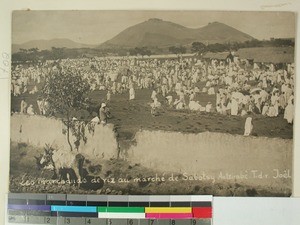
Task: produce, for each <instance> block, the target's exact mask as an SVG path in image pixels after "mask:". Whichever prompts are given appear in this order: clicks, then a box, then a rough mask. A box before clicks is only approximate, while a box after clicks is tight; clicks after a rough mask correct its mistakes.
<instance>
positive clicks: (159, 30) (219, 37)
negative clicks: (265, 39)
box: [101, 18, 253, 48]
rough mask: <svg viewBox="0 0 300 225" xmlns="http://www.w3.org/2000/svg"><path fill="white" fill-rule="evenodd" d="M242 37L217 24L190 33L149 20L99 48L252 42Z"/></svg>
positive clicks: (223, 25)
mask: <svg viewBox="0 0 300 225" xmlns="http://www.w3.org/2000/svg"><path fill="white" fill-rule="evenodd" d="M251 39H253V37H251V36H250V35H248V34H245V33H243V32H241V31H239V30H237V29H235V28H233V27H231V26H228V25H226V24H223V23H220V22H217V21H215V22H212V23H209V24H208V25H206V26H204V27H202V28H198V29H193V28H188V27H184V26H182V25H179V24H176V23H174V22H171V21H164V20H162V19H159V18H150V19H148V20H147V21H144V22H142V23H139V24H136V25H134V26H131V27H129V28H127V29H125V30H123V31H122V32H121V33H119V34H118V35H117V36H115V37H114V38H112V39H110V40H108V41H106V42H105V43H103V44H102V45H101V47H130V48H132V47H152V46H155V47H167V46H173V45H189V44H191V43H193V42H196V41H197V42H205V43H207V42H209V43H225V42H244V41H247V40H251Z"/></svg>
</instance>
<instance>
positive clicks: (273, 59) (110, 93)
mask: <svg viewBox="0 0 300 225" xmlns="http://www.w3.org/2000/svg"><path fill="white" fill-rule="evenodd" d="M295 19H296V18H295V13H292V12H267V11H265V12H258V11H256V12H255V11H251V12H250V11H142V10H140V11H138V10H137V11H125V10H123V11H84V10H74V11H71V10H69V11H62V10H59V11H44V10H37V11H30V10H28V11H14V12H13V14H12V46H11V53H12V57H11V58H12V61H11V89H10V90H11V118H10V120H11V121H10V172H9V191H10V192H11V193H68V194H71V193H72V194H73V193H74V194H102V195H213V196H251V197H289V196H291V195H292V192H293V189H292V187H293V179H292V177H293V149H294V148H293V122H294V116H295V110H294V94H295V69H296V68H295V50H294V48H295V36H296V32H295Z"/></svg>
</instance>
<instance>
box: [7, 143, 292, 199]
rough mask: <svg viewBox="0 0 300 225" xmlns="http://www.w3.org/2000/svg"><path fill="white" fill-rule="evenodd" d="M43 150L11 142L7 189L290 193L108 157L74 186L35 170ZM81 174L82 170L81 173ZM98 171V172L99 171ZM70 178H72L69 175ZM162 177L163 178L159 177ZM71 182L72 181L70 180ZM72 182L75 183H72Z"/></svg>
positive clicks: (261, 194) (226, 193) (116, 192)
mask: <svg viewBox="0 0 300 225" xmlns="http://www.w3.org/2000/svg"><path fill="white" fill-rule="evenodd" d="M41 153H43V149H42V148H37V147H33V146H29V145H27V144H25V143H14V142H12V143H11V155H10V157H11V164H10V191H11V192H14V193H36V192H38V193H68V194H72V193H76V194H115V195H116V194H117V195H118V194H124V195H133V194H135V195H139V194H141V195H142V194H143V195H148V194H168V195H170V194H172V195H180V194H183V195H186V194H197V195H214V196H265V197H267V196H273V197H274V196H284V197H287V196H290V195H291V191H290V190H281V191H280V193H279V192H278V191H274V190H272V189H270V188H265V187H260V186H256V187H251V186H247V185H243V184H240V183H238V182H236V183H226V182H222V183H218V182H216V183H212V182H209V181H203V180H187V181H184V182H174V180H172V179H170V178H172V177H173V179H175V178H176V177H178V179H179V180H180V179H182V178H183V175H182V174H179V173H173V175H172V174H166V173H163V174H162V173H160V172H159V171H155V170H153V169H148V168H145V167H143V166H142V165H140V164H134V163H130V162H127V161H124V160H118V159H111V160H102V161H99V162H98V163H99V164H98V165H100V166H101V168H102V171H97V172H95V173H93V174H92V173H89V174H85V175H83V177H82V180H84V179H86V183H82V184H81V187H80V188H78V186H77V183H76V181H74V182H73V181H71V183H67V181H66V180H65V181H66V183H62V182H58V180H55V179H53V171H51V170H39V169H38V168H37V164H36V160H35V158H34V156H38V155H39V154H41ZM82 174H84V173H82ZM100 174H101V175H100ZM70 178H71V180H72V179H75V178H73V177H72V176H70ZM163 178H164V180H163ZM72 182H73V183H72ZM75 183H76V184H75Z"/></svg>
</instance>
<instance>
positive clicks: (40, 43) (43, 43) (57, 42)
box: [12, 38, 95, 53]
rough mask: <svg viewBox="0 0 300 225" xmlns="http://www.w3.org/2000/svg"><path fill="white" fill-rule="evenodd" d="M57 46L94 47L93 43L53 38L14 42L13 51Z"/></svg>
mask: <svg viewBox="0 0 300 225" xmlns="http://www.w3.org/2000/svg"><path fill="white" fill-rule="evenodd" d="M52 47H55V48H93V47H95V46H93V45H86V44H82V43H78V42H75V41H72V40H70V39H66V38H56V39H51V40H33V41H28V42H25V43H23V44H13V45H12V52H13V53H14V52H17V51H19V49H31V48H38V49H39V50H49V49H51V48H52Z"/></svg>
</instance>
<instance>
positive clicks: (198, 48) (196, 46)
mask: <svg viewBox="0 0 300 225" xmlns="http://www.w3.org/2000/svg"><path fill="white" fill-rule="evenodd" d="M191 50H192V52H199V53H203V52H205V50H206V45H205V44H203V43H202V42H193V43H192V49H191Z"/></svg>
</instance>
